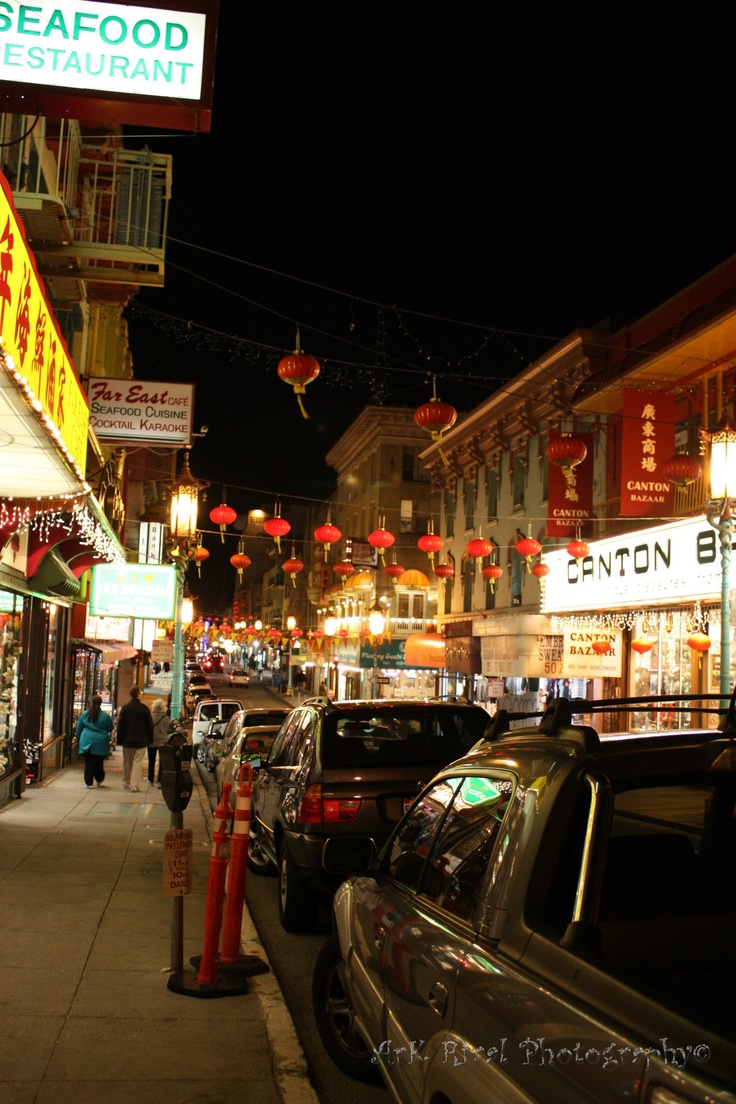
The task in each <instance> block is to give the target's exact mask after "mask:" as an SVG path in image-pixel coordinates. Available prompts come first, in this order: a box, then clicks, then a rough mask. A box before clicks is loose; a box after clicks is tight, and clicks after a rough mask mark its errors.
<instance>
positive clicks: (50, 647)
mask: <svg viewBox="0 0 736 1104" xmlns="http://www.w3.org/2000/svg"><path fill="white" fill-rule="evenodd" d="M59 621H60V611H59V607H58V606H55V605H53V604H50V605H49V607H48V636H47V640H46V663H45V668H44V685H43V738H44V742H45V741H46V740H48V739H49V738H50V737H51V736H54V735H56V734H55V732H54V700H55V694H56V656H57V649H58V645H59Z"/></svg>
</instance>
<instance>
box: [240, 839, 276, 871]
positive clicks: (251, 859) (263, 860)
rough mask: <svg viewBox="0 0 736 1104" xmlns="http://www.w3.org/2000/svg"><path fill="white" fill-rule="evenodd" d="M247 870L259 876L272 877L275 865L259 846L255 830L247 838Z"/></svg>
mask: <svg viewBox="0 0 736 1104" xmlns="http://www.w3.org/2000/svg"><path fill="white" fill-rule="evenodd" d="M247 866H248V870H249V872H250V873H251V874H255V875H256V876H257V877H259V878H273V876H274V874H275V873H276V867H275V866H274V864H273V862H272V861H271V859H269V857H268V855H267V854H266V853H265V851H263V849H262V848H261V844H260V842H259V839H258V832H257V830H256V832H255V833H253V834H252V835H251V837H250V839H249V840H248V863H247Z"/></svg>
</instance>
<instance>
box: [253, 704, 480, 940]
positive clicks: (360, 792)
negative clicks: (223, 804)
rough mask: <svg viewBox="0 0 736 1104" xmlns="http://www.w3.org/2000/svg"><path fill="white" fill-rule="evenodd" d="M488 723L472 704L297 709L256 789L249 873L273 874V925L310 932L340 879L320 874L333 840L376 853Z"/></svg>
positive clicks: (258, 775)
mask: <svg viewBox="0 0 736 1104" xmlns="http://www.w3.org/2000/svg"><path fill="white" fill-rule="evenodd" d="M489 719H490V718H489V716H488V714H487V713H486V711H485V710H484V709H482V708H481V707H480V706H477V705H469V704H468V703H459V702H453V703H450V702H440V701H434V702H427V701H392V700H380V701H348V702H337V703H334V704H333V703H330V702H329V701H327V700H326V699H320V698H317V699H310V701H308V702H305V703H304V704H303V705H301V706H297V707H296V708H295V709H293V710H292V711H291V712H290V713H289V716H288V718H287V720H286V722H285V723H284V725H283V726H282V728H281V731H280V732H279V734H278V735H277V737H276V739H275V740H274V743H273V747H272V748H271V752H270V754H269V755H268V758H267V759H266V760H265V761H264V762H263V763H262V769H261V770H259V771H258V774H257V776H256V780H255V783H254V787H253V817H252V820H251V840H250V846H249V849H248V865H249V869H250V870H251V871H252V872H253V873H256V874H259V873H270V872H272V871H273V870H274V869H276V870H277V871H278V877H279V893H278V907H279V918H280V920H281V923H282V925H283V927H284V928H285V929H286V931H291V932H296V931H309V930H310V929H312V928H313V927H314V925H315V923H316V920H317V915H318V910H319V899H320V896H322V897H324V896H325V895H327V896H329V895H331V894H332V893H333V892H334V890H335V889H336V888H337V885H338V884H339V880H340V879H339V878H335V877H332V876H329V875H328V874H327V873H326V872H325V870H324V869H323V867H322V846H323V844H324V842H325V839H327V838H328V837H329V836H331V835H335V834H347V835H349V836H355V837H362V838H364V839H372V840H373V841H375V843H376V844H377V845H380V844H382V843H383V842H384V840H385V839H386V838H387V836H388V835H389V833H390V832H391V830H392V828H393V827H394V825H395V824H396V823H397V822H398V821H399V820H400V819H401V816H402V815H403V813H404V810H405V809H406V808H407V807H408V806H409V805H410V804H411V803H412V802H413V800H414V798H415V796H416V793H417V790H418V789H419V788H421V787H422V786H423V785H424V784H425V783H426V782H427V781H429V779H430V778H431V777H432V776H433V775H434V774H435V773H436V772H437V770H439V769H440V767H442V766H444V765H445V764H446V763H448V762H451V761H452V760H453V759H457V758H459V757H460V756H462V755H464V754H465V753H466V752H467V751H468V750H469V749H470V747H471V746H472V745H473V744H474V743H475V742H476V741H477V740H479V739H480V738H481V737H482V735H483V733H484V731H485V729H486V726H487V724H488V722H489Z"/></svg>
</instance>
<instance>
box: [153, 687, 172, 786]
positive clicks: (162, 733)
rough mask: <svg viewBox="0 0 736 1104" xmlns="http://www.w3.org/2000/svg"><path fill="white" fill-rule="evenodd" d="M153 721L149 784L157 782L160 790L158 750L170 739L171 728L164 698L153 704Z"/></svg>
mask: <svg viewBox="0 0 736 1104" xmlns="http://www.w3.org/2000/svg"><path fill="white" fill-rule="evenodd" d="M151 720H152V721H153V743H152V744H149V745H148V782H149V785H151V786H152V785H153V784H154V782H155V783H156V785H157V786H158V787H159V788H160V787H161V763H160V761H159V767H158V778H156V776H155V775H156V758H157V756H158V749H159V748H160V747H162V746H163V745H164V744H165V743H166V742H167V740H168V738H169V728H170V727H171V725H170V722H169V714H168V712H167V709H166V702H165V701H164V699H163V698H157V699H156V701H155V702H154V703H153V710H152V711H151Z"/></svg>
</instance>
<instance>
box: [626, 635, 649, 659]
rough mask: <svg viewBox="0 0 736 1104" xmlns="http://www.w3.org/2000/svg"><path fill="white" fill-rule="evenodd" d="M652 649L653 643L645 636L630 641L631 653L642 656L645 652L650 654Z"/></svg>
mask: <svg viewBox="0 0 736 1104" xmlns="http://www.w3.org/2000/svg"><path fill="white" fill-rule="evenodd" d="M653 647H654V641H653V640H650V639H649V637H647V636H637V638H636V640H632V641H631V650H632V652H638V653H639V655H644V654H645V652H651V650H652V648H653Z"/></svg>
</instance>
